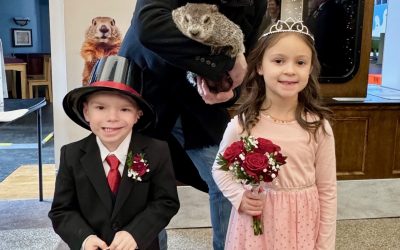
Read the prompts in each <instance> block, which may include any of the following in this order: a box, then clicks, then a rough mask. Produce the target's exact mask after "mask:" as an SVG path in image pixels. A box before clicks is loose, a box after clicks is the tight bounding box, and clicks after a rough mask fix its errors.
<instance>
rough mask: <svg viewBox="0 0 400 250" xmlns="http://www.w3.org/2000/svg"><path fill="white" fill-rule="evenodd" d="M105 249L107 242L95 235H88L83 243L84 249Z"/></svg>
mask: <svg viewBox="0 0 400 250" xmlns="http://www.w3.org/2000/svg"><path fill="white" fill-rule="evenodd" d="M99 248H100V249H107V244H106V243H105V242H104V241H102V240H101V239H100V238H99V237H97V236H96V235H90V236H89V237H88V238H87V240H86V242H85V245H84V249H85V250H97V249H99Z"/></svg>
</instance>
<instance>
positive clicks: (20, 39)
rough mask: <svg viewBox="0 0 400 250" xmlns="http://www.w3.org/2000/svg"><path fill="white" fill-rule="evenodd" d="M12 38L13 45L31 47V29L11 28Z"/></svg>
mask: <svg viewBox="0 0 400 250" xmlns="http://www.w3.org/2000/svg"><path fill="white" fill-rule="evenodd" d="M12 40H13V46H14V47H31V46H32V30H31V29H12Z"/></svg>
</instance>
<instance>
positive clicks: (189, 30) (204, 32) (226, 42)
mask: <svg viewBox="0 0 400 250" xmlns="http://www.w3.org/2000/svg"><path fill="white" fill-rule="evenodd" d="M172 19H173V20H174V22H175V24H176V26H177V28H178V29H179V30H180V31H181V32H182V33H183V34H184V35H185V36H187V37H189V38H191V39H193V40H195V41H197V42H200V43H202V44H205V45H209V46H211V54H220V53H225V54H226V55H228V56H230V57H232V58H234V57H236V56H237V54H239V53H244V52H245V47H244V44H243V40H244V35H243V32H242V30H241V29H240V27H239V26H238V25H236V24H235V23H234V22H232V21H231V20H229V19H228V18H227V17H226V16H224V15H223V14H221V13H220V12H219V11H218V7H217V6H216V5H213V4H195V3H187V4H186V5H185V6H181V7H179V8H177V9H175V10H173V11H172ZM187 78H188V80H189V82H190V83H191V84H192V85H194V86H195V85H196V74H195V73H192V72H188V74H187ZM206 83H207V85H208V87H209V89H210V91H211V92H214V93H218V92H222V91H227V90H229V89H230V88H231V86H232V83H233V82H232V79H231V78H230V77H229V75H228V74H226V75H224V76H223V78H222V79H221V80H220V81H217V82H216V81H211V80H209V79H206Z"/></svg>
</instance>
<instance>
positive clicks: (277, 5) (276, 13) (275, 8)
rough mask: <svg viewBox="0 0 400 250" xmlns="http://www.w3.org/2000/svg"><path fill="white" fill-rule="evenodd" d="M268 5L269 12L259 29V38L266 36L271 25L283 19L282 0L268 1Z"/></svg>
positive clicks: (266, 13)
mask: <svg viewBox="0 0 400 250" xmlns="http://www.w3.org/2000/svg"><path fill="white" fill-rule="evenodd" d="M267 3H268V4H267V11H266V12H265V15H264V18H263V20H262V22H261V24H260V28H259V29H258V36H261V35H262V34H264V33H265V30H266V29H268V27H269V26H270V25H271V24H274V23H276V22H277V21H278V20H279V19H281V0H268V1H267Z"/></svg>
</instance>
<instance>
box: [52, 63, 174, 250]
mask: <svg viewBox="0 0 400 250" xmlns="http://www.w3.org/2000/svg"><path fill="white" fill-rule="evenodd" d="M130 69H131V65H130V64H129V62H128V60H127V59H126V58H123V57H120V56H109V57H106V58H103V59H101V60H100V62H99V63H98V64H97V66H96V68H95V69H94V71H93V73H92V79H91V80H90V85H89V86H86V87H81V88H77V89H74V90H72V91H70V92H69V93H68V94H67V95H66V96H65V98H64V100H63V107H64V110H65V112H66V114H67V115H68V116H69V117H70V118H71V119H72V120H73V121H74V122H75V123H77V124H78V125H80V126H82V127H84V128H86V129H90V130H91V131H92V134H90V135H89V136H88V137H86V138H84V139H82V140H80V141H77V142H74V143H71V144H68V145H65V146H63V147H62V148H61V160H60V168H59V170H58V174H57V179H56V187H55V193H54V199H53V203H52V207H51V210H50V212H49V217H50V219H51V221H52V223H53V227H54V230H55V232H56V233H57V234H58V235H60V237H61V238H62V239H63V240H64V241H65V242H66V243H67V244H68V245H69V247H70V248H71V249H98V248H100V249H159V247H158V238H157V235H158V233H159V232H160V231H161V230H162V229H163V228H165V226H167V224H168V223H169V221H170V219H171V218H172V217H173V216H174V215H175V214H176V213H177V211H178V209H179V201H178V195H177V189H176V183H175V177H174V174H173V170H172V163H171V159H170V155H169V149H168V146H167V144H166V143H164V142H162V141H159V140H156V139H152V138H150V137H146V136H144V135H141V134H139V133H137V131H138V130H140V129H144V128H145V127H147V126H149V125H150V124H151V123H152V122H153V121H154V120H155V115H154V113H153V111H152V108H151V107H150V105H149V104H148V103H147V102H146V101H145V100H144V99H142V98H141V96H140V95H139V94H138V93H137V92H136V91H135V90H134V89H133V88H131V86H132V84H133V82H132V78H131V77H130V76H131V72H130ZM133 128H134V129H133Z"/></svg>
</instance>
